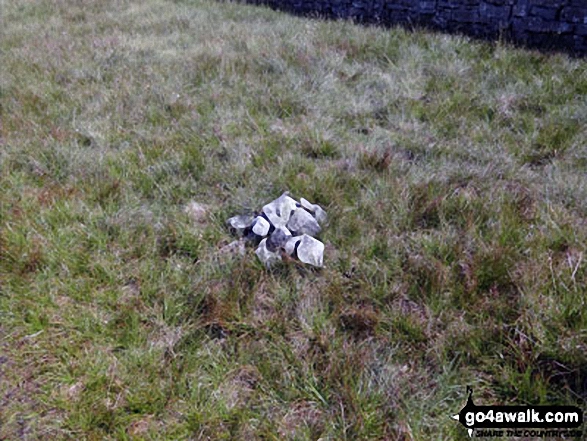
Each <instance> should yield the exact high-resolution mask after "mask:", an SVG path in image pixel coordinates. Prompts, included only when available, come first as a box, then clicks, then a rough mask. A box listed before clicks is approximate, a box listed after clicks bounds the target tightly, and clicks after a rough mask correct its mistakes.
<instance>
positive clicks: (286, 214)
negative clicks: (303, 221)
mask: <svg viewBox="0 0 587 441" xmlns="http://www.w3.org/2000/svg"><path fill="white" fill-rule="evenodd" d="M297 208H298V203H297V202H296V201H295V199H293V198H291V197H289V195H288V192H285V193H283V194H282V195H281V196H279V197H278V198H277V199H275V200H274V201H272V202H269V203H268V204H267V205H265V206H263V213H265V216H267V219H269V222H271V223H272V224H273V226H274V227H275V228H280V227H285V226H286V225H287V222H288V221H289V218H290V217H291V214H292V212H294V211H295V210H297Z"/></svg>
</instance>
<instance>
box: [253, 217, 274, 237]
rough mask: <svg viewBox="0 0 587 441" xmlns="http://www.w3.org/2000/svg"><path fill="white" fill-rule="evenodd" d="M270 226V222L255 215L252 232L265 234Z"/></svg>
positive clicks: (262, 235) (263, 235)
mask: <svg viewBox="0 0 587 441" xmlns="http://www.w3.org/2000/svg"><path fill="white" fill-rule="evenodd" d="M270 228H271V224H270V223H269V222H268V221H267V220H266V219H265V218H263V217H261V216H257V217H256V218H255V220H254V221H253V233H255V234H256V235H257V236H261V237H265V236H267V234H268V233H269V229H270Z"/></svg>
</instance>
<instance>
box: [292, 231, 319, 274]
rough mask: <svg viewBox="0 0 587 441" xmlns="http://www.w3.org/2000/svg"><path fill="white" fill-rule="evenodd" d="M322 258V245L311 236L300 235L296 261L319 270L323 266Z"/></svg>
mask: <svg viewBox="0 0 587 441" xmlns="http://www.w3.org/2000/svg"><path fill="white" fill-rule="evenodd" d="M323 258H324V244H323V243H322V242H320V241H319V240H318V239H314V238H313V237H312V236H308V235H307V234H304V235H302V239H301V241H300V244H299V246H298V259H300V261H301V262H303V263H307V264H309V265H313V266H316V267H319V268H321V267H322V266H323Z"/></svg>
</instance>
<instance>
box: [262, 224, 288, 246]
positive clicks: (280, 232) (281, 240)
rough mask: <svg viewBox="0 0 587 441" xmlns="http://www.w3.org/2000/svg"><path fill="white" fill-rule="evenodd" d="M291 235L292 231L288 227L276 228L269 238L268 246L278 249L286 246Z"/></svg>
mask: <svg viewBox="0 0 587 441" xmlns="http://www.w3.org/2000/svg"><path fill="white" fill-rule="evenodd" d="M290 237H291V233H290V231H289V230H288V229H287V228H286V227H281V228H276V229H275V231H273V233H271V235H270V236H269V237H268V238H267V248H269V249H270V250H271V251H276V250H277V249H278V248H283V247H285V244H286V243H287V241H288V240H289V238H290Z"/></svg>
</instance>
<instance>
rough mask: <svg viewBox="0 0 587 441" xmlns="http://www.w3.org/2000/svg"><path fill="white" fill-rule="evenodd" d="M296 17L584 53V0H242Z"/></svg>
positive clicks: (586, 46) (586, 51)
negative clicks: (416, 28) (407, 27)
mask: <svg viewBox="0 0 587 441" xmlns="http://www.w3.org/2000/svg"><path fill="white" fill-rule="evenodd" d="M244 1H245V2H248V3H255V4H265V5H268V6H270V7H272V8H275V9H281V10H285V11H288V12H293V13H297V14H304V15H306V14H308V15H321V16H325V17H333V18H352V19H354V20H356V21H359V22H363V23H380V24H388V25H393V24H408V25H414V26H423V27H428V28H434V29H439V30H442V31H449V32H460V33H463V34H467V35H471V36H474V37H481V38H486V39H495V38H504V39H507V40H509V41H513V42H514V43H517V44H521V45H525V46H530V47H539V48H545V49H559V50H564V51H566V52H569V53H572V54H575V55H582V56H585V55H587V0H244Z"/></svg>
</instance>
